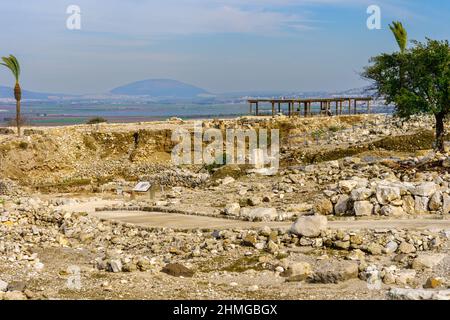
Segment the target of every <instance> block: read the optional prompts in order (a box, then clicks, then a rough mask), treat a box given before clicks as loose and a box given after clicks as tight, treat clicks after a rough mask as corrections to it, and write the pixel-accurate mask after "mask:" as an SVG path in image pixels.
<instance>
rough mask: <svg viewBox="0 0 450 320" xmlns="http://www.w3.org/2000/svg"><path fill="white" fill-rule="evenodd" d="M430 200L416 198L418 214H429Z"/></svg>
mask: <svg viewBox="0 0 450 320" xmlns="http://www.w3.org/2000/svg"><path fill="white" fill-rule="evenodd" d="M429 201H430V200H429V199H428V198H427V197H419V196H415V197H414V211H415V213H416V214H424V213H427V212H428V202H429Z"/></svg>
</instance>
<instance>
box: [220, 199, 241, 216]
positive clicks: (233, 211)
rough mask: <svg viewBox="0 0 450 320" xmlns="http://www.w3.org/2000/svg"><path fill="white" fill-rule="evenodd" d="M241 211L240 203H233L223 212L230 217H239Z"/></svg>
mask: <svg viewBox="0 0 450 320" xmlns="http://www.w3.org/2000/svg"><path fill="white" fill-rule="evenodd" d="M240 210H241V206H240V205H239V203H236V202H233V203H229V204H227V205H226V206H225V209H224V210H223V212H224V214H226V215H229V216H235V217H236V216H239V212H240Z"/></svg>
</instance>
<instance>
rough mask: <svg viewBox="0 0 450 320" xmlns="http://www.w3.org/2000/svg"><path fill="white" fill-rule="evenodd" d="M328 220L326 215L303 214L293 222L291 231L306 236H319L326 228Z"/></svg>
mask: <svg viewBox="0 0 450 320" xmlns="http://www.w3.org/2000/svg"><path fill="white" fill-rule="evenodd" d="M327 225H328V220H327V218H326V217H325V216H303V217H299V218H298V220H297V221H296V222H295V223H293V224H292V226H291V229H290V230H291V232H292V233H294V234H297V235H300V236H305V237H318V236H319V235H320V232H321V231H323V230H325V229H326V228H327Z"/></svg>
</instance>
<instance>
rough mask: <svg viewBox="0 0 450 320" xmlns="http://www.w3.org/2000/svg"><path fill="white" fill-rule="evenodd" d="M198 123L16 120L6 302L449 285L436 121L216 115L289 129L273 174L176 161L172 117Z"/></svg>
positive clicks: (444, 185) (3, 283)
mask: <svg viewBox="0 0 450 320" xmlns="http://www.w3.org/2000/svg"><path fill="white" fill-rule="evenodd" d="M191 126H192V122H189V121H187V122H185V121H182V120H180V119H170V120H168V121H166V122H153V123H137V124H100V125H90V126H89V125H80V126H70V127H58V128H28V129H27V130H26V131H25V132H24V133H25V134H24V136H23V137H20V138H18V137H16V136H15V135H13V134H8V130H4V131H2V134H0V172H1V174H0V179H1V180H0V299H173V298H178V299H439V300H447V299H449V298H450V255H449V239H450V215H449V213H450V184H449V183H450V174H449V172H448V171H449V168H450V153H449V154H447V153H442V154H441V153H436V152H434V151H433V139H434V137H433V131H432V126H433V122H432V119H431V118H427V117H420V118H414V119H411V120H409V121H401V120H399V119H395V118H392V117H390V116H385V115H366V116H363V115H357V116H342V117H331V118H325V117H323V118H321V117H317V118H306V119H300V118H299V119H288V118H286V117H282V116H281V117H278V116H277V117H275V118H268V117H266V118H265V117H260V118H256V117H248V118H239V119H234V120H205V121H204V122H203V127H205V128H218V129H220V130H226V129H227V128H254V129H260V128H269V129H279V130H280V135H281V141H280V147H281V150H280V151H281V159H280V169H279V170H278V172H276V174H271V175H265V174H258V173H255V172H254V171H252V170H251V169H252V168H251V167H249V166H248V165H241V166H238V165H223V166H212V167H211V166H209V167H208V166H202V165H188V166H174V165H172V164H171V162H170V152H171V150H172V148H173V146H174V142H173V141H171V134H172V130H174V129H175V128H179V127H185V128H186V129H189V128H190V127H191ZM138 181H150V182H151V183H152V184H153V185H156V186H157V188H156V190H153V194H152V196H149V194H148V193H145V194H142V195H139V194H136V193H135V192H132V189H133V187H134V186H135V184H136V182H138Z"/></svg>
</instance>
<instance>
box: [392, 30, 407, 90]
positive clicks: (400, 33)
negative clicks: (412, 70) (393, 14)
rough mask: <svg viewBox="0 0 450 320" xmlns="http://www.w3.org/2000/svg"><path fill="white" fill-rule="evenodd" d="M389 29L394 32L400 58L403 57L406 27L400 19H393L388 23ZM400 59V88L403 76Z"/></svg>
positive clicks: (405, 44) (405, 43)
mask: <svg viewBox="0 0 450 320" xmlns="http://www.w3.org/2000/svg"><path fill="white" fill-rule="evenodd" d="M389 29H391V31H392V33H393V34H394V37H395V40H397V43H398V46H399V48H400V59H403V58H404V54H405V52H406V46H407V45H408V33H407V32H406V29H405V28H404V27H403V24H402V23H401V22H400V21H393V22H392V25H389ZM402 61H403V60H401V63H400V66H399V67H400V70H399V73H400V74H399V75H400V89H401V88H402V87H403V82H404V81H403V79H404V78H405V76H404V71H403V67H402V65H403V62H402Z"/></svg>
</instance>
